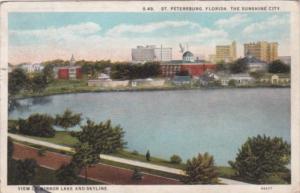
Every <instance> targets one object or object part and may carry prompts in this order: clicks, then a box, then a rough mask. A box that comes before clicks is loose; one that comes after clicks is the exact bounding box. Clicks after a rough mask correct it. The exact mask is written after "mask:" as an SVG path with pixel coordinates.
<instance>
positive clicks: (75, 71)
mask: <svg viewBox="0 0 300 193" xmlns="http://www.w3.org/2000/svg"><path fill="white" fill-rule="evenodd" d="M54 73H55V78H57V79H66V80H68V79H73V80H74V79H80V78H82V73H81V66H75V59H74V56H73V55H72V57H71V60H70V65H69V66H62V67H56V68H54Z"/></svg>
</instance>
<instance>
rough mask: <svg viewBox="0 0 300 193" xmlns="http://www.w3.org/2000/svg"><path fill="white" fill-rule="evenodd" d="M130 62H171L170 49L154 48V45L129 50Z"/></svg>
mask: <svg viewBox="0 0 300 193" xmlns="http://www.w3.org/2000/svg"><path fill="white" fill-rule="evenodd" d="M131 57H132V61H133V62H135V63H144V62H155V61H171V60H172V48H163V47H162V46H161V47H159V48H158V47H156V46H154V45H147V46H137V47H136V48H133V49H131Z"/></svg>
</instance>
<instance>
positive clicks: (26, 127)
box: [18, 114, 55, 137]
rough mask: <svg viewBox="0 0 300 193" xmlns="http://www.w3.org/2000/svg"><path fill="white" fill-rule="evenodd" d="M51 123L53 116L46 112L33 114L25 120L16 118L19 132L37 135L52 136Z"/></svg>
mask: <svg viewBox="0 0 300 193" xmlns="http://www.w3.org/2000/svg"><path fill="white" fill-rule="evenodd" d="M53 123H54V120H53V118H52V117H51V116H49V115H47V114H33V115H30V116H29V117H28V119H27V120H24V119H19V120H18V125H19V131H20V133H22V134H25V135H33V136H39V137H54V135H55V130H54V129H53Z"/></svg>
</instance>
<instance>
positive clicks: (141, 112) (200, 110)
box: [9, 88, 290, 165]
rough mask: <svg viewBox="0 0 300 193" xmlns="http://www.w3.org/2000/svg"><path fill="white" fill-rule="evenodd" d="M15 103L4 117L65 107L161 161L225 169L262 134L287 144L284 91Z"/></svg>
mask: <svg viewBox="0 0 300 193" xmlns="http://www.w3.org/2000/svg"><path fill="white" fill-rule="evenodd" d="M20 103H21V104H22V105H23V106H25V107H23V108H19V109H17V110H14V111H13V112H11V113H10V114H9V117H10V118H19V117H22V118H26V117H28V116H29V115H30V114H32V113H35V112H38V113H49V114H52V115H54V114H57V113H62V112H63V111H64V110H65V109H66V108H69V109H71V110H72V111H75V112H80V113H82V114H83V117H84V118H86V117H88V118H90V119H91V120H94V121H103V120H107V119H111V120H112V122H113V124H115V125H116V124H120V125H121V126H122V127H123V129H124V130H125V132H126V133H125V140H126V141H127V142H128V145H127V147H128V149H129V150H137V151H138V152H140V153H143V154H144V153H146V151H147V150H150V153H151V155H153V156H158V157H163V158H167V159H168V158H169V157H170V156H171V155H173V154H178V155H180V156H181V157H182V158H183V159H184V160H186V159H188V158H191V157H192V156H195V155H197V154H198V153H204V152H209V153H210V154H212V155H213V156H214V158H215V161H216V163H217V164H218V165H226V164H227V162H228V160H234V158H235V156H236V153H237V152H238V148H239V147H240V146H241V145H242V144H243V143H244V142H245V141H246V139H247V138H248V137H252V136H256V135H258V134H261V135H262V134H266V135H267V136H279V137H283V138H284V139H285V140H287V141H288V142H290V89H275V88H258V89H212V90H183V91H155V92H108V93H81V94H68V95H56V96H49V97H42V98H35V99H24V100H20ZM82 123H83V122H82Z"/></svg>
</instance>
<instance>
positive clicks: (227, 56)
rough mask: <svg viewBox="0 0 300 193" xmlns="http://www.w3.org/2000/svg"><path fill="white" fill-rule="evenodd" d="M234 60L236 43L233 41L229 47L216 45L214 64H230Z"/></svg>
mask: <svg viewBox="0 0 300 193" xmlns="http://www.w3.org/2000/svg"><path fill="white" fill-rule="evenodd" d="M235 59H236V42H235V41H233V42H232V43H231V44H230V45H217V46H216V55H215V58H214V60H215V62H221V61H224V62H232V61H234V60H235Z"/></svg>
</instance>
